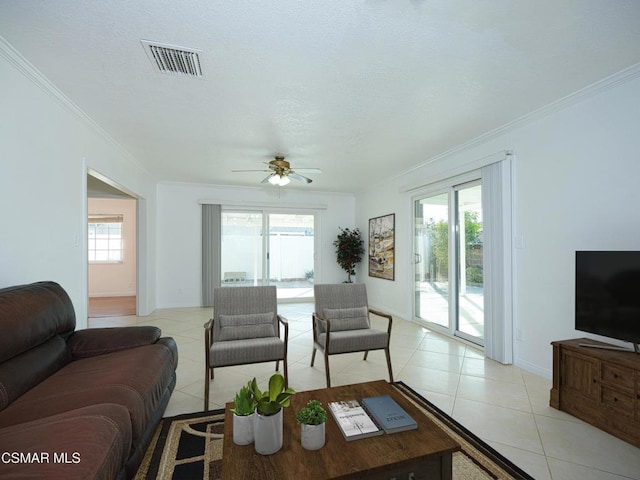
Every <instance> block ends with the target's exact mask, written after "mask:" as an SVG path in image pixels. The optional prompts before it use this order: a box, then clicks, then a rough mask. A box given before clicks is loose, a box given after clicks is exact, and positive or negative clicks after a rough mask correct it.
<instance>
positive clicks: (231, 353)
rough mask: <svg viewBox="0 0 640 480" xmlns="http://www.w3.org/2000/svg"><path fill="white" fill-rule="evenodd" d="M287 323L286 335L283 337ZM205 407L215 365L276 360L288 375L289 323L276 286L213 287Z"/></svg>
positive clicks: (208, 333) (209, 322)
mask: <svg viewBox="0 0 640 480" xmlns="http://www.w3.org/2000/svg"><path fill="white" fill-rule="evenodd" d="M280 325H283V326H284V339H282V338H280ZM204 327H205V340H204V341H205V383H204V409H205V410H208V409H209V383H210V381H211V380H212V379H213V376H214V375H213V369H214V368H215V367H227V366H231V365H246V364H249V363H263V362H271V361H275V362H276V370H278V368H279V363H280V360H282V362H283V364H284V380H285V384H286V385H288V383H289V379H288V376H287V343H288V340H289V325H288V323H287V321H286V320H285V319H284V318H282V317H281V316H280V315H278V301H277V296H276V287H273V286H269V287H226V288H215V289H214V291H213V318H212V319H211V320H209V321H208V322H207V323H206V324H205V325H204Z"/></svg>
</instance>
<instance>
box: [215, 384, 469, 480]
mask: <svg viewBox="0 0 640 480" xmlns="http://www.w3.org/2000/svg"><path fill="white" fill-rule="evenodd" d="M377 395H390V396H391V397H393V398H394V400H395V401H396V402H398V404H399V405H400V406H402V408H404V409H405V410H406V411H407V413H409V415H411V416H412V417H413V418H414V419H415V420H416V422H417V423H418V428H417V429H416V430H409V431H406V432H400V433H394V434H384V435H379V436H376V437H370V438H364V439H360V440H352V441H350V442H347V441H346V440H345V439H344V437H343V436H342V433H340V430H339V428H338V426H337V425H336V422H335V420H334V419H333V416H332V415H331V413H329V412H327V417H328V419H327V425H326V444H325V446H324V447H323V448H321V449H320V450H317V451H308V450H305V449H303V448H302V445H301V444H300V426H299V425H298V424H297V423H296V420H295V414H296V412H297V411H298V410H299V409H300V408H302V407H303V406H305V405H306V404H307V402H308V401H309V400H313V399H315V400H319V401H321V402H322V403H323V405H324V406H325V407H326V405H327V403H328V402H333V401H337V400H349V399H353V398H357V399H361V398H365V397H374V396H377ZM231 407H233V404H232V403H227V405H226V412H225V420H224V446H223V456H222V478H223V479H229V480H238V479H245V478H259V479H264V480H266V479H274V480H276V479H277V480H282V479H290V478H291V479H293V478H304V479H311V478H318V479H320V478H322V479H331V478H340V479H349V478H368V479H369V478H370V479H389V478H393V477H396V478H398V479H400V478H415V479H416V480H418V479H427V478H428V479H430V480H431V479H451V455H452V453H453V452H455V451H457V450H460V445H459V444H458V443H456V442H455V441H454V440H453V439H452V438H451V437H449V436H448V435H447V434H446V433H445V432H444V431H443V430H442V429H441V428H440V427H438V426H437V425H436V424H435V423H433V422H432V421H431V420H430V419H429V418H428V417H427V416H425V415H424V414H423V413H422V412H421V411H420V410H418V408H417V407H415V406H414V405H413V404H412V403H411V402H409V401H408V400H407V399H406V398H405V397H404V396H403V395H402V394H401V393H400V392H398V391H397V390H396V389H394V388H393V387H392V386H391V385H390V384H389V383H387V382H386V381H384V380H380V381H376V382H367V383H359V384H355V385H346V386H342V387H333V388H322V389H319V390H310V391H305V392H299V393H296V394H295V395H294V396H293V397H292V399H291V406H290V407H288V408H285V409H284V428H283V438H284V441H283V446H282V449H281V450H280V451H278V452H276V453H275V454H273V455H266V456H263V455H259V454H257V453H255V450H254V447H253V445H246V446H239V445H235V444H234V443H233V432H232V428H233V419H232V414H231V412H230V408H231ZM410 473H413V474H414V476H413V477H409V474H410Z"/></svg>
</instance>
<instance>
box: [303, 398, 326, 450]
mask: <svg viewBox="0 0 640 480" xmlns="http://www.w3.org/2000/svg"><path fill="white" fill-rule="evenodd" d="M296 422H298V423H299V424H300V441H301V443H302V448H304V449H306V450H319V449H321V448H322V447H323V446H324V442H325V424H326V422H327V411H326V410H325V409H324V408H322V403H320V402H319V401H318V400H309V402H308V403H307V406H306V407H303V408H301V409H300V410H299V411H298V413H297V414H296Z"/></svg>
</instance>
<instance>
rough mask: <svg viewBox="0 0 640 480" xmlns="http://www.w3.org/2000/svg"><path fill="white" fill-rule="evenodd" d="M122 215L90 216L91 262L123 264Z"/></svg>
mask: <svg viewBox="0 0 640 480" xmlns="http://www.w3.org/2000/svg"><path fill="white" fill-rule="evenodd" d="M122 221H123V217H122V215H90V216H89V222H88V224H89V235H88V236H89V249H88V250H89V262H91V263H120V262H122V253H123V248H122V247H123V244H122Z"/></svg>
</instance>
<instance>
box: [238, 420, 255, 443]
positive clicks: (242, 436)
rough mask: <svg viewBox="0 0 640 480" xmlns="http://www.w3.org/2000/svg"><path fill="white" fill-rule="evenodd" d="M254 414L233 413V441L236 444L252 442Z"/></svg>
mask: <svg viewBox="0 0 640 480" xmlns="http://www.w3.org/2000/svg"><path fill="white" fill-rule="evenodd" d="M255 416H256V414H255V412H254V413H252V414H251V415H245V416H243V415H236V414H235V413H234V414H233V443H235V444H236V445H249V444H250V443H253V423H254V418H255Z"/></svg>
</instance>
